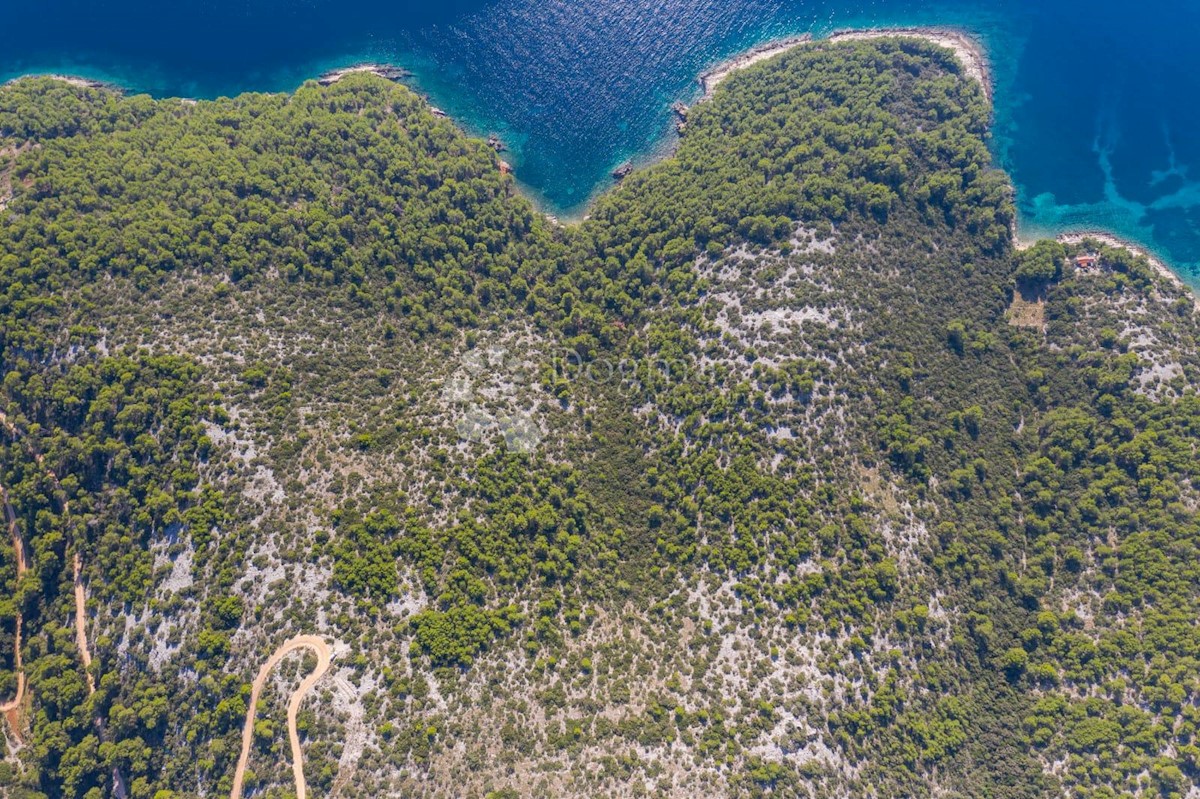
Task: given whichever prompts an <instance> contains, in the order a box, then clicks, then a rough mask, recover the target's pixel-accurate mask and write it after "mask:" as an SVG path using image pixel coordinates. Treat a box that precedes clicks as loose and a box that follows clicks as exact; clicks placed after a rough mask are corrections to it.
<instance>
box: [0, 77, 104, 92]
mask: <svg viewBox="0 0 1200 799" xmlns="http://www.w3.org/2000/svg"><path fill="white" fill-rule="evenodd" d="M29 78H50V79H51V80H57V81H62V82H63V83H67V84H70V85H71V86H77V87H79V88H80V89H108V90H109V91H114V92H122V93H124V91H125V90H124V89H123V88H122V87H120V86H118V85H117V84H115V83H108V82H106V81H102V80H95V79H93V78H84V77H81V76H79V75H66V74H63V73H60V72H31V73H29V74H28V75H18V76H17V77H15V78H10V79H9V80H6V81H4V83H3V84H2V85H4V86H7V85H8V84H10V83H17V82H19V81H23V80H27V79H29Z"/></svg>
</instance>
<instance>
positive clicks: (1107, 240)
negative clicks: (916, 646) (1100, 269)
mask: <svg viewBox="0 0 1200 799" xmlns="http://www.w3.org/2000/svg"><path fill="white" fill-rule="evenodd" d="M896 36H900V37H909V38H917V39H923V40H925V41H928V42H930V43H932V44H936V45H939V46H941V47H945V48H947V49H949V50H951V51H952V52H953V54H954V55H955V57H956V58H957V59H958V61H959V63H960V64H961V66H962V68H963V74H964V75H965V76H966V77H967V78H969V79H971V80H975V81H978V82H979V84H980V85H981V87H982V88H983V90H984V94H985V96H986V98H987V101H988V103H989V104H991V103H993V102H994V97H993V84H992V74H991V66H990V63H989V60H988V57H987V53H986V50H985V48H984V45H983V42H982V41H980V40H979V38H978V37H976V36H975V35H974V34H972V33H971V32H970V31H968V30H965V29H962V28H955V27H949V26H922V27H879V28H862V29H841V30H835V31H833V32H832V33H830V34H829V35H827V36H824V37H821V38H814V37H813V36H812V35H811V34H809V33H804V34H799V35H794V36H788V37H784V38H780V39H774V40H770V41H766V42H763V43H760V44H758V45H755V46H754V47H751V48H750V49H748V50H745V51H742V52H741V53H738V54H736V55H734V56H733V57H731V58H729V59H726V60H725V61H722V62H720V63H718V64H716V65H714V66H712V67H710V68H708V69H706V70H705V71H704V72H702V73H700V74H699V75H698V76H697V77H696V81H697V83H698V84H699V85H700V88H701V92H702V96H701V97H700V98H699V99H698V100H697V101H696V102H702V101H704V100H706V99H708V98H709V97H711V96H712V94H713V92H714V91H715V89H716V88H717V86H718V85H719V84H720V83H721V82H722V81H724V80H725V78H727V77H729V75H731V74H733V73H734V72H736V71H738V70H741V69H745V68H746V67H749V66H752V65H754V64H757V63H759V62H761V61H765V60H767V59H769V58H772V57H774V56H776V55H779V54H781V53H785V52H787V51H789V50H792V49H793V48H796V47H802V46H805V45H807V44H811V43H813V42H826V41H827V42H839V41H863V40H870V39H880V38H887V37H896ZM362 72H366V73H370V74H373V75H376V76H378V77H381V78H384V79H385V80H390V81H394V82H395V81H401V80H403V79H404V78H408V77H412V76H413V73H411V72H409V71H408V70H407V69H404V68H403V67H399V66H396V65H392V64H387V63H381V62H371V61H361V62H357V63H355V64H352V65H350V66H346V67H341V68H338V69H334V70H331V71H328V72H324V73H321V74H319V75H317V76H314V77H310V78H307V79H306V81H307V80H313V81H317V82H318V83H320V84H321V85H323V86H328V85H331V84H333V83H336V82H338V81H339V80H341V79H342V78H344V77H346V76H348V75H352V74H356V73H362ZM35 77H46V78H51V79H53V80H59V81H62V82H64V83H67V84H70V85H72V86H77V87H81V88H89V89H104V90H108V91H116V92H124V91H125V90H124V88H123V87H122V86H120V85H119V84H116V83H112V82H108V81H103V80H96V79H92V78H86V77H81V76H77V75H71V74H66V73H55V72H49V73H30V74H27V75H20V76H17V77H14V78H11V79H9V80H7V81H5V82H4V83H5V84H9V83H15V82H17V81H20V80H24V79H26V78H35ZM414 91H415V89H414ZM180 99H181V101H182V102H184V103H187V104H194V103H195V102H196V101H195V100H189V99H187V98H180ZM431 108H433V106H432V105H431ZM682 110H683V112H684V114H683V115H682V116H684V117H685V115H686V106H683V107H682ZM434 113H441V112H439V111H438V110H437V109H436V108H434ZM677 113H679V112H678V111H677ZM467 132H468V135H471V134H470V131H467ZM480 138H482V136H480ZM677 144H678V140H677V139H676V138H674V135H673V134H672V135H668V136H664V137H663V139H662V140H660V142H659V144H658V145H657V146H656V147H655V148H654V149H653V151H651V152H648V153H642V154H640V155H635V156H633V157H631V158H627V159H626V161H627V162H628V163H630V164H631V165H632V166H634V168H635V169H641V168H644V167H646V166H650V165H652V164H654V163H656V162H658V161H660V160H662V159H663V158H667V157H670V155H671V154H672V153H673V152H674V149H675V147H676V146H677ZM514 178H516V184H517V186H518V187H519V190H520V191H521V193H522V194H523V195H525V196H526V197H527V198H528V199H530V200H531V201H532V202H533V203H534V206H535V208H536V209H537V210H538V211H539V212H540V213H541V214H542V215H543V216H545V217H547V218H548V220H549V221H550V222H551V223H552V224H558V225H561V224H573V223H577V222H579V221H582V220H586V219H587V217H588V215H589V213H590V210H591V205H592V201H593V200H594V199H595V198H596V197H598V196H599V195H601V194H603V193H605V192H607V191H609V190H611V187H610V186H609V185H607V183H606V182H601V183H598V184H597V185H596V187H594V191H593V192H592V194H591V199H590V200H589V201H588V203H587V204H586V205H584V206H583V207H582V208H581V209H580V210H579V211H577V212H575V213H570V214H564V213H562V212H560V211H556V210H555V209H554V208H552V207H550V206H548V205H547V204H546V203H545V202H544V201H543V200H542V199H541V198H540V197H539V196H538V194H537V192H536V190H534V189H532V187H528V186H524V185H523V184H522V183H521V182H520V180H519V177H518V176H516V175H514ZM1018 226H1019V222H1018V223H1017V224H1016V225H1014V228H1016V227H1018ZM1056 238H1057V239H1058V240H1059V241H1062V242H1064V243H1072V244H1073V243H1078V242H1079V241H1081V240H1083V239H1085V238H1092V239H1095V240H1097V241H1100V242H1102V243H1104V244H1107V245H1109V246H1113V247H1121V248H1124V249H1126V250H1129V251H1131V252H1133V253H1136V254H1138V255H1143V256H1145V257H1146V259H1147V260H1148V262H1149V263H1150V264H1151V266H1152V267H1153V268H1154V270H1155V271H1156V272H1157V273H1158V274H1159V275H1160V276H1162V277H1163V278H1164V279H1166V280H1167V281H1169V282H1170V283H1172V284H1174V285H1175V286H1177V287H1181V288H1182V289H1183V290H1185V291H1188V292H1190V293H1191V294H1193V296H1194V297H1196V303H1197V308H1198V309H1200V293H1198V292H1200V289H1197V288H1196V287H1193V286H1192V285H1191V284H1190V283H1189V282H1188V281H1187V280H1185V279H1183V278H1182V277H1181V276H1180V275H1179V274H1177V273H1176V272H1174V271H1173V270H1172V269H1171V268H1170V267H1169V266H1167V265H1166V263H1165V262H1164V261H1163V260H1162V259H1161V258H1160V257H1158V256H1156V255H1154V254H1153V253H1151V252H1150V250H1149V249H1147V248H1146V247H1145V246H1143V245H1141V244H1139V243H1137V242H1135V241H1132V240H1130V239H1126V238H1123V237H1122V236H1120V235H1118V234H1115V233H1110V232H1108V231H1104V230H1099V229H1084V230H1076V231H1070V232H1067V233H1063V234H1060V235H1058V236H1057V237H1056ZM1036 240H1037V239H1036V238H1027V237H1023V236H1021V234H1020V232H1019V230H1014V233H1013V243H1014V246H1015V247H1017V248H1018V249H1023V248H1024V247H1027V246H1029V245H1030V244H1032V243H1033V241H1036Z"/></svg>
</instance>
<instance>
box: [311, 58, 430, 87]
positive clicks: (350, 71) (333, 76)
mask: <svg viewBox="0 0 1200 799" xmlns="http://www.w3.org/2000/svg"><path fill="white" fill-rule="evenodd" d="M360 72H367V73H370V74H371V75H375V76H376V77H380V78H383V79H384V80H390V81H393V82H395V81H399V80H401V79H403V78H407V77H411V76H412V73H411V72H409V71H408V70H407V69H404V68H403V67H398V66H394V65H392V64H377V63H374V62H363V63H360V64H352V65H350V66H348V67H342V68H341V69H334V70H330V71H329V72H325V73H322V74H321V75H318V76H317V77H316V78H315V79H314V80H316V82H317V83H319V84H321V85H322V86H331V85H333V84H334V83H337V82H338V81H339V80H341V79H342V78H344V77H346V76H348V75H355V74H358V73H360Z"/></svg>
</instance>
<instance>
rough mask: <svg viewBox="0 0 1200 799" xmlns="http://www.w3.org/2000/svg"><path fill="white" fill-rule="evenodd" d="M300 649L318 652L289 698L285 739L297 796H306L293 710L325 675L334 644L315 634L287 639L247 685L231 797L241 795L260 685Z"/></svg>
mask: <svg viewBox="0 0 1200 799" xmlns="http://www.w3.org/2000/svg"><path fill="white" fill-rule="evenodd" d="M299 649H311V650H312V651H313V652H314V653H315V654H316V656H317V667H316V668H315V669H313V672H312V674H310V675H308V676H307V677H305V678H304V679H303V680H302V681H301V682H300V685H299V687H297V688H296V691H295V693H293V694H292V698H291V699H290V700H288V709H287V726H288V742H289V743H290V744H291V746H292V776H293V777H294V778H295V780H296V799H307V796H308V786H307V785H306V784H305V782H304V757H303V753H302V752H301V751H300V736H299V735H297V733H296V714H297V713H299V712H300V703H301V702H303V701H304V697H305V695H307V694H308V692H309V691H311V690H312V687H313V686H314V685H316V684H317V681H318V680H320V679H321V678H322V677H323V676H325V672H326V671H328V670H329V662H330V660H332V659H333V648H332V647H330V646H329V644H328V643H326V641H325V639H323V638H318V637H317V636H315V635H297V636H296V637H295V638H292V639H291V640H289V641H286V642H285V643H284V644H283V645H282V646H280V647H279V648H278V649H276V650H275V651H274V652H273V653H272V654H271V657H269V658H267V661H266V662H265V663H263V665H262V668H260V669H259V670H258V676H257V677H256V678H254V683H253V685H252V686H251V687H250V707H249V709H248V710H247V711H246V726H244V727H243V728H242V754H241V756H240V757H238V764H237V769H236V770H235V771H234V772H233V791H232V792H230V794H229V797H230V799H242V785H243V783H244V781H245V778H246V764H247V762H248V761H249V760H250V744H251V743H252V742H253V739H254V715H255V713H256V712H257V711H258V698H259V696H260V695H261V694H262V689H263V685H265V684H266V682H267V678H268V677H269V676H271V670H272V669H274V668H275V667H276V666H278V665H279V661H281V660H283V659H284V657H286V656H287V655H290V654H291V653H292V652H295V651H297V650H299Z"/></svg>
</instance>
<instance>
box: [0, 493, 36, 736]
mask: <svg viewBox="0 0 1200 799" xmlns="http://www.w3.org/2000/svg"><path fill="white" fill-rule="evenodd" d="M0 496H2V497H3V499H4V515H5V517H6V518H7V519H8V532H9V535H11V536H12V542H13V549H14V550H16V553H17V582H18V583H19V582H20V581H21V577H23V576H24V574H25V572H26V571H28V570H29V561H28V560H27V559H26V557H25V543H24V542H23V541H22V540H21V532H20V530H19V529H18V527H17V515H16V514H15V513H13V509H12V504H11V503H10V502H9V501H8V490H7V489H6V488H4V486H0ZM22 622H23V619H22V618H21V611H20V610H18V611H17V630H16V636H15V641H14V646H15V648H16V654H15V656H14V658H13V667H14V669H15V670H16V672H17V695H16V696H15V697H13V698H12V699H10V700H9V701H7V702H5V703H4V704H2V705H0V714H3V716H4V718H5V720H6V721H7V722H8V727H9V729H10V730H12V734H13V737H14V738H16V739H17V740H18V741H20V740H21V706H22V705H23V704H24V703H25V666H24V665H23V664H22V663H21V625H22Z"/></svg>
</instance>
